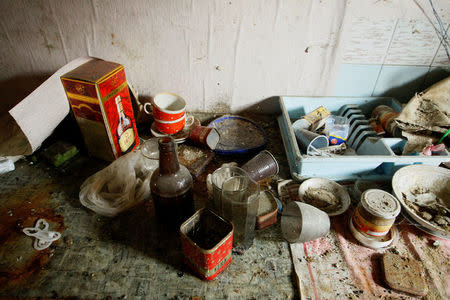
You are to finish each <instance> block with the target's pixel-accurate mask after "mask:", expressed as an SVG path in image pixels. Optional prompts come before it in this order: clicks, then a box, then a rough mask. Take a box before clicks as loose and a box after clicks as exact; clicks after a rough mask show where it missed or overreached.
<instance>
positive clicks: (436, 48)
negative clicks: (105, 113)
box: [0, 0, 450, 111]
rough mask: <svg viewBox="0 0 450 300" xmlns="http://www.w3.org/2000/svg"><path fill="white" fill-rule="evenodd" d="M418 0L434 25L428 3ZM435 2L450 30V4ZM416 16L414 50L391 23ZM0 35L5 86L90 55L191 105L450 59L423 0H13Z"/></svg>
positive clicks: (2, 9) (314, 91)
mask: <svg viewBox="0 0 450 300" xmlns="http://www.w3.org/2000/svg"><path fill="white" fill-rule="evenodd" d="M417 2H419V3H420V4H421V5H422V6H423V7H424V8H425V12H426V13H427V14H428V15H429V16H431V17H432V20H433V21H435V19H434V16H433V15H432V12H431V9H430V7H429V4H428V1H425V0H417ZM434 3H435V5H436V7H437V8H438V12H439V14H440V15H441V18H443V20H444V22H445V24H446V25H445V26H446V28H448V24H449V22H450V1H448V0H439V1H438V0H434ZM411 21H412V22H422V23H421V24H425V25H423V26H425V27H427V24H428V27H427V30H426V32H425V34H424V38H423V40H424V41H425V42H418V43H415V44H414V43H413V44H412V45H411V43H409V42H408V41H410V40H411V37H409V35H408V34H403V35H401V34H400V35H396V36H395V37H394V38H393V32H389V30H390V28H392V27H389V26H387V27H386V24H391V23H394V24H398V23H399V22H403V23H405V22H406V24H407V22H411ZM403 23H401V24H403ZM383 26H385V27H383ZM384 28H387V29H384ZM395 28H397V25H396V26H395V27H394V29H395ZM406 28H407V27H406ZM430 28H431V30H430ZM358 30H360V31H361V32H362V35H359V36H358V35H357V34H356V35H355V32H358ZM406 30H407V29H406ZM386 31H388V32H386ZM384 35H385V36H384ZM355 36H356V38H355ZM358 37H359V38H358ZM365 39H366V40H367V41H368V42H367V41H365ZM377 39H379V42H377ZM386 39H387V40H388V41H387V46H386V45H384V43H386ZM393 40H395V43H398V44H399V45H403V46H402V47H405V49H404V53H402V51H401V49H402V48H401V47H400V48H398V49H396V50H395V51H394V50H392V51H393V53H394V54H393V56H391V57H390V58H387V56H386V54H387V53H388V50H389V45H390V44H391V43H392V41H393ZM370 41H372V44H370ZM0 42H1V45H2V46H1V47H0V59H1V63H0V82H5V81H8V80H10V79H11V78H16V77H27V76H42V74H48V75H50V74H52V73H53V72H54V71H55V70H56V69H58V68H59V67H60V66H62V65H64V64H65V63H67V62H68V61H70V60H72V59H74V58H76V57H79V56H85V55H90V56H95V57H99V58H103V59H105V60H111V61H115V62H119V63H122V64H123V65H125V68H126V72H127V76H128V78H129V79H130V81H131V82H133V83H134V85H135V87H136V88H137V90H138V91H139V93H140V94H141V95H145V96H153V95H155V94H156V93H158V92H162V91H171V92H175V93H178V94H180V95H181V96H183V97H184V98H185V99H186V100H187V102H188V106H189V110H192V111H228V110H233V111H236V110H240V109H243V108H246V107H249V106H250V105H252V104H255V103H258V102H259V101H261V100H262V99H265V98H268V97H270V96H274V95H282V94H284V95H287V94H289V95H333V93H334V90H335V88H336V82H337V76H338V73H339V68H340V66H341V65H342V63H350V64H352V63H367V64H371V63H372V64H373V63H375V62H374V57H375V60H376V59H379V57H380V55H381V57H382V59H381V61H379V62H376V63H380V64H383V63H392V61H390V60H389V59H393V60H394V61H393V63H395V61H396V60H397V59H398V57H407V56H408V52H409V51H411V52H412V53H413V54H414V55H412V57H410V58H408V59H405V64H407V65H416V64H424V63H425V64H428V65H429V66H431V65H433V64H434V63H435V62H439V61H438V60H439V59H440V60H441V65H444V66H448V61H447V59H446V56H445V53H443V49H442V47H441V46H440V41H439V39H438V38H437V36H436V35H435V33H434V31H433V30H432V27H431V25H429V21H428V20H427V18H426V17H425V15H424V14H423V12H422V11H421V10H420V9H419V8H418V7H417V5H416V4H415V3H414V1H412V0H391V1H390V0H372V1H367V0H358V1H355V0H348V1H344V0H320V1H319V0H303V1H300V0H296V1H294V0H227V1H224V0H163V1H161V0H160V1H158V0H142V1H137V0H130V1H119V0H111V1H94V0H92V1H81V0H80V1H68V0H51V1H44V0H35V1H25V0H3V1H1V2H0ZM402 43H403V44H402ZM359 45H361V47H363V48H362V49H361V47H359V48H358V46H359ZM364 47H365V48H364ZM383 47H384V48H383ZM355 49H356V50H355ZM358 49H359V50H358ZM355 51H356V53H355ZM358 51H360V52H358ZM377 51H378V52H377ZM350 52H351V53H350ZM379 52H381V54H380V53H379ZM423 52H427V53H430V54H429V56H430V58H429V59H424V58H423V55H422V53H423ZM377 55H378V56H377ZM1 92H2V94H3V95H4V93H3V91H1Z"/></svg>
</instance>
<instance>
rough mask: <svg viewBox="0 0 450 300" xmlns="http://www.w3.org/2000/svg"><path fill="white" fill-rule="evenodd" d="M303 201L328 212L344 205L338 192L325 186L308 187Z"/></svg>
mask: <svg viewBox="0 0 450 300" xmlns="http://www.w3.org/2000/svg"><path fill="white" fill-rule="evenodd" d="M302 201H303V202H305V203H307V204H310V205H312V206H315V207H317V208H319V209H321V210H323V211H325V212H327V213H330V212H335V211H338V210H339V209H340V208H341V207H342V203H341V201H339V199H338V197H337V195H336V193H333V191H330V190H327V189H324V188H308V189H307V190H306V191H305V194H304V196H303V197H302Z"/></svg>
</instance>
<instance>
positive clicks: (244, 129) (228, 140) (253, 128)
mask: <svg viewBox="0 0 450 300" xmlns="http://www.w3.org/2000/svg"><path fill="white" fill-rule="evenodd" d="M208 127H214V128H215V129H216V130H217V132H218V133H219V135H220V140H219V143H218V144H217V146H216V149H214V151H215V152H216V153H218V154H243V153H248V152H253V151H255V152H256V151H259V150H262V149H263V148H264V147H265V146H266V144H267V138H266V135H265V133H264V130H263V129H262V128H261V127H259V126H258V125H256V123H255V122H253V121H251V120H249V119H246V118H243V117H240V116H232V115H225V116H222V117H220V118H217V119H215V120H213V121H212V122H211V123H209V125H208Z"/></svg>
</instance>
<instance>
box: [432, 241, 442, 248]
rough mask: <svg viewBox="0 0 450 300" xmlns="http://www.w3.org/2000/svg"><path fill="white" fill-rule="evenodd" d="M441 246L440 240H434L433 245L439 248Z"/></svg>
mask: <svg viewBox="0 0 450 300" xmlns="http://www.w3.org/2000/svg"><path fill="white" fill-rule="evenodd" d="M440 246H441V242H440V241H434V242H433V247H435V248H439V247H440Z"/></svg>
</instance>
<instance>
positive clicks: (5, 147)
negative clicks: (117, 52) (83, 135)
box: [0, 57, 93, 156]
mask: <svg viewBox="0 0 450 300" xmlns="http://www.w3.org/2000/svg"><path fill="white" fill-rule="evenodd" d="M91 59H93V58H92V57H80V58H77V59H75V60H73V61H71V62H69V63H68V64H66V65H65V66H63V67H62V68H60V69H59V70H58V71H56V72H55V73H54V74H53V75H52V76H50V78H48V79H47V80H46V81H45V82H44V83H42V84H41V85H40V86H39V87H38V88H37V89H35V90H34V91H33V92H32V93H31V94H29V95H28V96H27V97H25V98H24V99H23V100H22V101H20V102H19V103H18V104H17V105H15V106H14V107H13V108H12V109H10V110H9V114H8V115H4V116H1V117H0V126H1V128H3V130H2V131H1V132H0V141H1V143H0V144H1V146H0V156H2V155H4V156H11V155H29V154H31V153H33V152H34V151H35V150H36V149H38V148H39V147H40V145H41V144H42V142H43V141H44V140H45V139H46V138H47V137H48V136H50V134H51V133H52V132H53V130H54V129H55V128H56V126H58V124H59V123H60V122H61V121H62V120H63V119H64V118H65V117H66V116H67V114H68V113H69V110H70V106H69V102H68V101H67V97H66V94H65V92H64V88H63V86H62V84H61V80H60V77H61V75H63V74H65V73H67V72H69V71H70V70H72V69H74V68H76V67H78V66H80V65H82V64H84V63H86V62H88V61H90V60H91Z"/></svg>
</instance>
